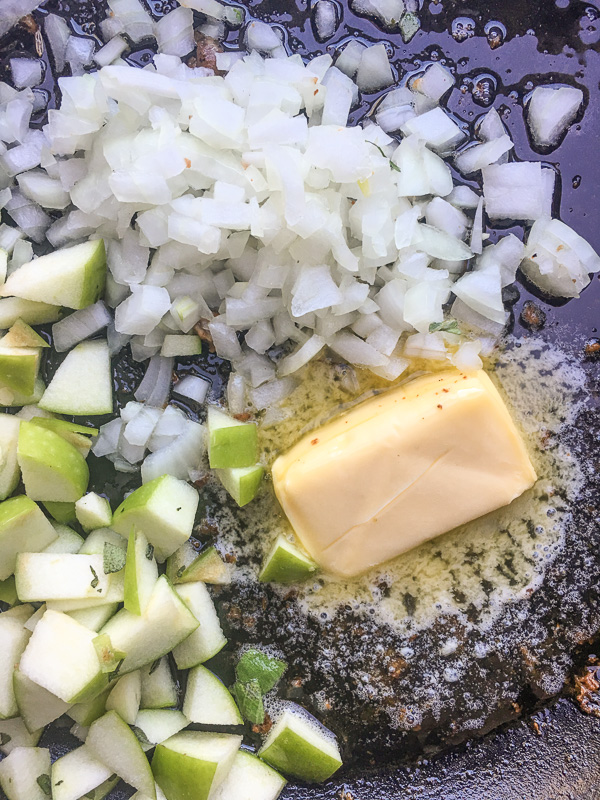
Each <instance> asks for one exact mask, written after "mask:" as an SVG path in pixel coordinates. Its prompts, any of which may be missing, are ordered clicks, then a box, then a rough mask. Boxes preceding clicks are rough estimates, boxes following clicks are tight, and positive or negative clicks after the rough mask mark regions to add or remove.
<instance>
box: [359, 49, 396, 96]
mask: <svg viewBox="0 0 600 800" xmlns="http://www.w3.org/2000/svg"><path fill="white" fill-rule="evenodd" d="M393 82H394V75H393V73H392V68H391V66H390V60H389V58H388V54H387V50H386V49H385V45H384V44H375V45H372V46H371V47H366V48H365V49H364V50H363V52H362V53H361V57H360V63H359V65H358V70H357V71H356V84H357V86H358V88H359V90H360V91H361V92H378V91H380V90H381V89H385V88H386V87H387V86H391V85H392V83H393Z"/></svg>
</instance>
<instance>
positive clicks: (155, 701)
mask: <svg viewBox="0 0 600 800" xmlns="http://www.w3.org/2000/svg"><path fill="white" fill-rule="evenodd" d="M140 677H141V680H142V699H141V701H140V708H142V709H164V708H170V707H171V706H176V705H177V702H178V699H179V695H178V692H177V684H176V683H175V681H174V680H173V675H172V673H171V667H170V666H169V659H168V658H166V657H163V658H161V659H160V661H158V662H156V663H154V664H148V665H146V666H145V667H142V668H141V669H140Z"/></svg>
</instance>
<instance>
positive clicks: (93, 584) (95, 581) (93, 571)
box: [90, 564, 102, 591]
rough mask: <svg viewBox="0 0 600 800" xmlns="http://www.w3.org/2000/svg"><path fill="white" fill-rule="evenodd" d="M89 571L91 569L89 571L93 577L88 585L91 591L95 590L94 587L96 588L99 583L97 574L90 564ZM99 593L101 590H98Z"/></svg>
mask: <svg viewBox="0 0 600 800" xmlns="http://www.w3.org/2000/svg"><path fill="white" fill-rule="evenodd" d="M90 569H91V571H92V575H93V576H94V577H93V579H92V581H91V583H90V586H91V587H92V589H95V588H96V586H98V584H99V583H100V578H99V577H98V573H97V572H96V570H95V569H94V568H93V567H92V565H91V564H90ZM100 591H102V590H100Z"/></svg>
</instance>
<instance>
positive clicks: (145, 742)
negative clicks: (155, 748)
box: [131, 725, 152, 745]
mask: <svg viewBox="0 0 600 800" xmlns="http://www.w3.org/2000/svg"><path fill="white" fill-rule="evenodd" d="M131 730H132V731H133V732H134V733H135V735H136V737H137V740H138V742H139V743H140V744H143V745H151V744H152V742H151V741H150V739H148V737H147V736H146V734H145V733H144V731H143V730H142V729H141V728H138V727H137V725H132V726H131Z"/></svg>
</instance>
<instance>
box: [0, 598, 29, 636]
mask: <svg viewBox="0 0 600 800" xmlns="http://www.w3.org/2000/svg"><path fill="white" fill-rule="evenodd" d="M34 611H35V608H34V607H33V606H32V605H31V603H25V604H24V605H17V606H14V608H9V609H8V610H7V611H3V612H2V619H14V620H16V621H17V622H20V623H21V625H25V623H26V622H28V621H29V620H30V619H31V617H32V615H33V613H34ZM28 630H29V629H28Z"/></svg>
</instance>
